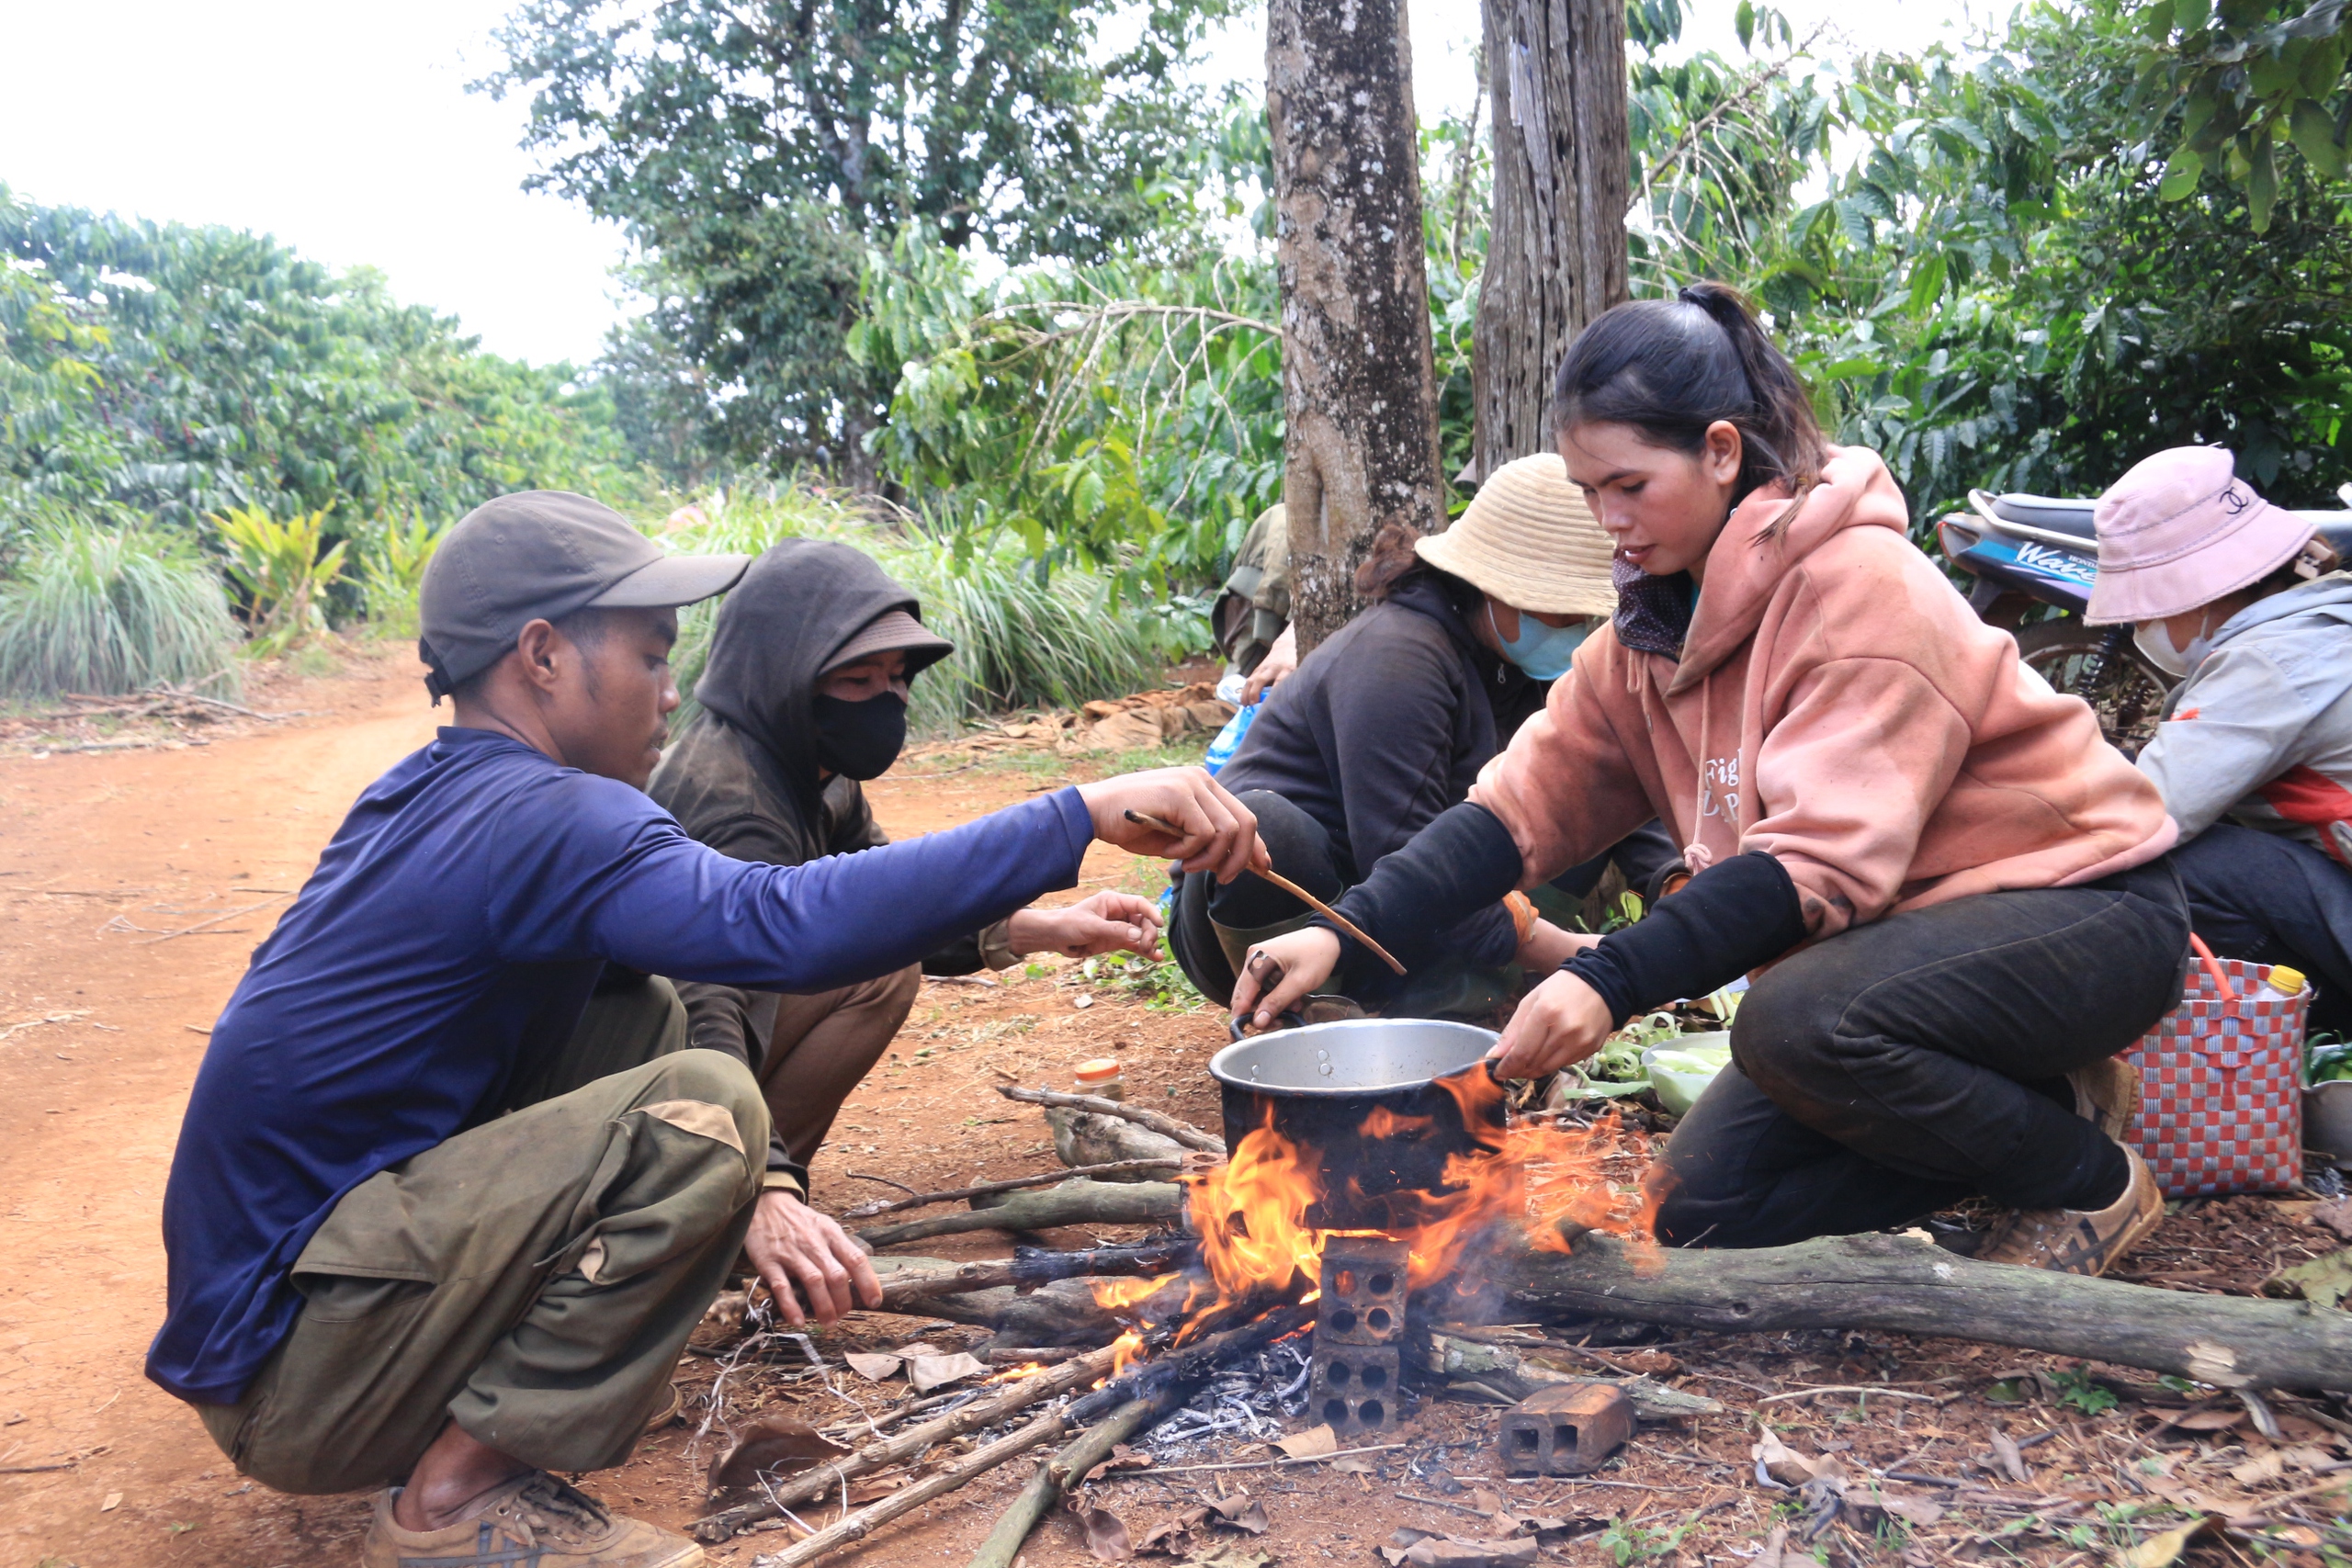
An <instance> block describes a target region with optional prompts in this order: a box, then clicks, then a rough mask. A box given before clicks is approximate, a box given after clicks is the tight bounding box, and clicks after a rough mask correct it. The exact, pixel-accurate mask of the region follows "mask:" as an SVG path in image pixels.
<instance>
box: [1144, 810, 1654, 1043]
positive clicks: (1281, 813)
mask: <svg viewBox="0 0 2352 1568" xmlns="http://www.w3.org/2000/svg"><path fill="white" fill-rule="evenodd" d="M1236 798H1238V800H1239V801H1240V802H1241V803H1242V804H1243V805H1244V806H1247V807H1249V808H1250V810H1251V811H1252V812H1254V813H1255V814H1256V815H1257V818H1258V836H1259V837H1260V838H1261V839H1263V840H1265V842H1266V852H1267V853H1268V854H1269V855H1270V856H1272V859H1273V863H1274V869H1275V870H1276V871H1278V872H1280V873H1281V874H1283V875H1284V876H1286V877H1288V878H1290V879H1291V880H1292V881H1293V882H1295V883H1297V884H1298V885H1299V886H1301V887H1304V888H1306V890H1307V891H1308V892H1309V893H1312V894H1314V895H1315V896H1316V897H1317V898H1320V899H1322V900H1323V901H1324V902H1325V903H1327V904H1329V903H1331V902H1332V901H1334V900H1335V899H1337V898H1338V897H1340V894H1342V893H1344V892H1346V891H1347V890H1348V889H1349V888H1351V887H1352V886H1355V885H1356V884H1357V883H1358V882H1359V881H1361V880H1363V878H1362V877H1361V876H1360V875H1359V874H1358V873H1357V868H1356V864H1355V862H1354V860H1353V858H1352V857H1351V856H1349V855H1346V854H1344V853H1342V852H1340V850H1339V849H1338V848H1337V847H1336V846H1335V845H1333V843H1332V842H1331V834H1330V831H1329V829H1326V828H1325V827H1324V826H1323V824H1322V823H1320V822H1317V820H1316V819H1315V818H1312V817H1310V816H1308V815H1307V814H1306V812H1305V811H1302V810H1301V809H1299V808H1298V807H1296V806H1294V805H1292V804H1291V802H1290V801H1289V800H1288V799H1286V798H1284V797H1283V796H1282V795H1276V794H1275V793H1274V792H1273V791H1272V790H1265V789H1245V790H1243V791H1242V792H1241V793H1240V794H1239V795H1238V796H1237V797H1236ZM1678 855H1679V851H1678V850H1677V849H1676V848H1675V846H1674V840H1672V839H1669V838H1668V837H1667V834H1666V830H1665V829H1662V828H1660V827H1659V826H1658V825H1657V823H1655V822H1651V823H1648V824H1646V825H1645V826H1643V827H1640V828H1636V829H1634V831H1633V832H1631V833H1628V834H1627V835H1626V836H1625V837H1624V838H1623V840H1620V841H1619V842H1618V843H1617V844H1616V845H1614V846H1613V847H1612V848H1611V849H1610V850H1609V851H1608V852H1607V853H1605V854H1600V855H1596V856H1594V857H1593V858H1592V859H1591V860H1589V861H1587V862H1585V863H1583V864H1582V865H1579V866H1575V867H1572V868H1570V869H1569V870H1567V871H1565V872H1563V873H1561V874H1560V875H1559V876H1557V877H1555V879H1554V880H1553V886H1555V887H1558V888H1560V889H1561V890H1562V891H1563V892H1565V893H1566V894H1567V895H1568V896H1569V897H1573V898H1582V897H1584V896H1585V895H1586V894H1588V893H1589V892H1591V891H1592V888H1593V886H1594V885H1595V884H1596V883H1598V882H1599V881H1600V875H1601V873H1602V872H1604V871H1606V870H1607V869H1608V868H1609V865H1610V863H1611V862H1612V861H1613V862H1615V863H1616V865H1617V869H1618V870H1619V871H1620V872H1622V873H1623V874H1624V877H1625V880H1626V881H1627V882H1628V883H1630V884H1631V885H1632V886H1634V888H1635V889H1636V890H1640V889H1644V888H1646V887H1647V886H1649V885H1650V884H1651V883H1652V882H1653V881H1655V880H1656V878H1657V874H1658V872H1660V871H1661V870H1663V869H1664V868H1666V867H1667V866H1668V865H1671V864H1674V863H1676V860H1677V857H1678ZM1307 912H1308V911H1307V908H1306V905H1304V904H1302V903H1300V902H1299V901H1298V900H1297V899H1295V898H1294V897H1291V896H1290V895H1289V894H1287V893H1285V892H1283V890H1282V889H1281V888H1279V887H1277V886H1274V885H1273V884H1272V883H1271V882H1268V881H1266V880H1264V879H1263V878H1261V877H1256V876H1237V877H1235V878H1234V879H1233V880H1232V881H1231V882H1228V883H1227V884H1225V885H1224V886H1218V885H1217V881H1216V878H1215V877H1213V876H1210V875H1209V874H1206V873H1204V872H1193V873H1190V874H1183V875H1181V876H1180V877H1179V878H1178V885H1177V889H1176V901H1175V907H1174V908H1173V909H1172V910H1171V911H1170V919H1169V923H1168V945H1169V948H1170V951H1171V952H1172V953H1174V954H1175V957H1176V962H1177V964H1178V965H1179V966H1180V967H1182V969H1183V971H1184V974H1185V976H1187V977H1188V978H1190V979H1191V980H1192V982H1193V986H1194V987H1196V988H1198V989H1199V991H1200V993H1201V995H1203V996H1204V997H1207V998H1209V999H1211V1000H1212V1001H1218V1002H1222V1001H1225V1000H1227V999H1228V998H1231V996H1232V995H1233V981H1234V974H1233V965H1232V964H1229V963H1228V962H1227V960H1226V955H1225V950H1224V948H1223V947H1222V946H1220V945H1219V944H1218V942H1217V940H1216V931H1215V930H1213V929H1212V923H1214V925H1219V926H1223V927H1225V928H1226V929H1227V930H1228V931H1257V930H1261V929H1262V928H1264V927H1266V926H1272V925H1278V924H1280V923H1282V922H1283V921H1284V920H1288V919H1295V918H1297V917H1299V916H1302V915H1305V914H1306V913H1307Z"/></svg>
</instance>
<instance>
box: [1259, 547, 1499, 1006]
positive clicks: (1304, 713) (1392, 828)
mask: <svg viewBox="0 0 2352 1568" xmlns="http://www.w3.org/2000/svg"><path fill="white" fill-rule="evenodd" d="M1476 600H1477V591H1476V590H1475V589H1472V588H1470V587H1469V586H1468V585H1467V584H1466V583H1461V582H1459V581H1456V580H1454V579H1452V578H1447V577H1443V576H1441V575H1440V574H1437V573H1434V572H1429V571H1418V572H1415V573H1414V574H1412V575H1411V576H1409V577H1408V578H1406V579H1405V580H1404V581H1401V582H1400V583H1398V584H1397V587H1396V589H1395V590H1394V591H1393V592H1391V593H1390V594H1389V596H1388V597H1387V598H1386V599H1385V600H1384V601H1382V602H1381V603H1379V604H1374V605H1373V606H1372V607H1371V608H1370V609H1367V610H1365V611H1364V612H1363V614H1362V615H1358V616H1356V618H1355V619H1353V620H1351V621H1350V622H1349V623H1348V624H1347V625H1346V626H1342V627H1340V630H1339V631H1338V632H1336V633H1335V634H1333V635H1332V637H1330V639H1329V641H1327V642H1325V643H1323V644H1322V645H1321V646H1320V647H1318V648H1317V649H1316V650H1315V651H1314V652H1313V653H1311V654H1309V655H1308V656H1307V657H1306V660H1303V661H1302V662H1301V663H1300V665H1299V667H1298V672H1297V673H1296V674H1295V675H1293V676H1291V677H1290V678H1289V679H1288V680H1286V681H1284V682H1282V683H1281V684H1280V685H1278V686H1276V687H1275V688H1274V689H1273V690H1272V692H1271V693H1269V694H1267V697H1266V705H1265V707H1264V708H1263V709H1262V710H1261V711H1260V713H1259V715H1258V716H1257V718H1256V719H1255V720H1254V721H1253V722H1252V723H1251V724H1250V733H1249V735H1248V736H1247V737H1246V738H1244V739H1243V740H1242V742H1241V749H1240V750H1238V751H1237V752H1236V753H1235V754H1234V758H1233V761H1230V762H1228V763H1227V764H1226V767H1225V771H1224V772H1223V773H1220V774H1219V775H1218V777H1217V782H1218V783H1220V784H1224V785H1225V786H1226V787H1227V789H1230V790H1234V791H1236V792H1238V791H1241V790H1245V789H1265V790H1272V791H1273V792H1274V793H1275V794H1276V795H1281V796H1283V798H1284V799H1285V800H1288V801H1289V802H1291V803H1292V804H1293V805H1295V806H1296V807H1298V808H1299V809H1300V810H1302V811H1305V812H1306V814H1307V815H1308V816H1310V817H1312V818H1315V819H1316V821H1317V822H1319V823H1320V824H1322V826H1323V829H1324V830H1325V831H1327V832H1329V834H1330V835H1331V845H1332V848H1333V850H1334V851H1335V852H1338V853H1339V854H1340V855H1341V856H1342V857H1343V858H1344V860H1346V861H1349V862H1352V863H1353V866H1354V878H1361V877H1363V876H1366V875H1369V874H1371V871H1372V868H1373V865H1374V863H1375V862H1377V861H1378V860H1379V859H1380V857H1381V856H1383V855H1385V854H1387V853H1388V852H1391V851H1393V850H1397V849H1399V848H1402V847H1403V845H1404V844H1405V843H1406V841H1407V840H1409V839H1411V838H1412V837H1413V835H1414V834H1416V833H1418V832H1419V831H1420V830H1421V829H1423V828H1425V827H1427V826H1428V825H1429V824H1430V822H1431V821H1432V820H1433V819H1435V818H1436V817H1437V815H1438V813H1440V812H1442V811H1443V810H1444V809H1445V808H1446V807H1450V806H1453V805H1455V804H1456V803H1458V802H1460V801H1461V800H1462V799H1464V797H1465V796H1467V795H1469V793H1470V785H1471V784H1473V783H1474V782H1475V781H1476V779H1477V777H1478V770H1479V769H1480V768H1482V767H1484V766H1486V764H1487V759H1489V758H1491V757H1492V756H1494V754H1495V753H1496V752H1497V751H1498V750H1501V749H1502V744H1503V742H1504V741H1506V740H1508V739H1510V735H1511V732H1512V731H1513V730H1515V729H1517V728H1519V726H1520V724H1521V722H1522V721H1523V720H1525V719H1526V718H1527V716H1529V715H1531V714H1532V713H1533V712H1534V711H1535V710H1536V709H1537V708H1539V707H1541V706H1543V705H1544V692H1545V690H1546V688H1545V686H1544V684H1543V683H1542V682H1536V681H1532V680H1530V679H1529V678H1528V676H1527V674H1526V673H1525V671H1521V669H1520V668H1519V667H1518V666H1517V665H1515V664H1511V663H1510V662H1508V661H1507V660H1502V659H1500V658H1498V657H1497V656H1496V655H1495V654H1494V653H1492V652H1490V651H1489V650H1488V649H1486V648H1485V647H1484V646H1482V645H1481V644H1479V643H1478V642H1477V641H1476V639H1475V638H1473V637H1471V635H1470V628H1469V626H1468V624H1467V623H1466V621H1465V620H1464V613H1465V610H1466V609H1468V608H1469V607H1470V605H1471V604H1475V603H1476ZM1354 878H1351V880H1353V879H1354ZM1446 946H1447V948H1448V950H1449V951H1451V952H1454V953H1461V954H1462V955H1463V956H1464V957H1466V958H1469V959H1470V960H1471V961H1472V962H1474V963H1478V964H1506V963H1509V962H1510V955H1511V953H1513V952H1514V951H1515V950H1516V949H1517V947H1518V941H1517V937H1516V934H1515V933H1514V932H1513V931H1512V929H1511V921H1510V913H1509V911H1507V910H1506V909H1504V908H1503V907H1502V906H1501V905H1499V904H1498V905H1496V906H1495V907H1494V908H1491V909H1487V910H1483V911H1481V912H1480V913H1479V914H1477V915H1476V916H1474V917H1473V918H1472V919H1469V920H1466V921H1464V923H1463V925H1462V926H1461V927H1460V928H1459V929H1458V930H1457V931H1454V932H1453V933H1451V934H1450V936H1449V939H1448V941H1447V943H1446Z"/></svg>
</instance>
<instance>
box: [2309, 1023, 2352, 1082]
mask: <svg viewBox="0 0 2352 1568" xmlns="http://www.w3.org/2000/svg"><path fill="white" fill-rule="evenodd" d="M2346 1079H2352V1041H2347V1040H2338V1039H2336V1038H2335V1036H2334V1035H2333V1034H2319V1035H2314V1036H2312V1038H2311V1039H2310V1040H2308V1041H2306V1042H2304V1043H2303V1081H2304V1082H2306V1083H2336V1082H2340V1081H2343V1080H2346Z"/></svg>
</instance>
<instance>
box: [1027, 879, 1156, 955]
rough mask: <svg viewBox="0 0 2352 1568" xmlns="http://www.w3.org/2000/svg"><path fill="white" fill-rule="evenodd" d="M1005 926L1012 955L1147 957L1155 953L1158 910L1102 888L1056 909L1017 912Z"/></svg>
mask: <svg viewBox="0 0 2352 1568" xmlns="http://www.w3.org/2000/svg"><path fill="white" fill-rule="evenodd" d="M1008 923H1009V924H1010V926H1011V927H1012V929H1011V930H1010V931H1007V932H1006V933H1005V934H1006V937H1007V939H1008V945H1010V946H1011V947H1012V951H1013V953H1015V954H1026V953H1047V952H1051V953H1061V954H1063V955H1064V956H1066V957H1069V958H1091V957H1093V956H1094V955H1095V954H1096V953H1117V952H1119V951H1121V950H1122V949H1124V950H1125V951H1126V952H1128V953H1141V954H1143V955H1144V956H1145V957H1146V958H1149V957H1151V956H1152V955H1153V954H1155V953H1158V952H1159V906H1158V905H1156V904H1154V903H1153V902H1152V901H1151V900H1150V899H1148V898H1138V897H1136V896H1135V895H1134V894H1132V893H1113V892H1110V891H1108V890H1107V889H1106V890H1105V891H1103V892H1101V893H1094V894H1090V895H1088V896H1087V897H1083V898H1080V900H1079V901H1078V902H1077V903H1075V904H1065V905H1063V906H1062V907H1061V908H1057V909H1022V910H1018V911H1016V912H1015V913H1014V915H1013V917H1012V920H1011V921H1010V922H1008Z"/></svg>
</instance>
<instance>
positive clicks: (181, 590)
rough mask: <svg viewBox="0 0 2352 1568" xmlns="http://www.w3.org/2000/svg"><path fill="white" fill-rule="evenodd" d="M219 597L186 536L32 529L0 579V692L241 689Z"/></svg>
mask: <svg viewBox="0 0 2352 1568" xmlns="http://www.w3.org/2000/svg"><path fill="white" fill-rule="evenodd" d="M240 640H241V639H240V638H239V637H238V635H237V624H236V622H235V620H234V619H233V618H232V616H231V615H230V614H229V598H228V594H227V593H226V592H224V591H223V590H222V588H221V585H220V578H219V577H218V576H216V575H215V574H214V573H213V570H212V569H211V567H210V566H209V565H208V564H207V563H206V562H205V560H204V558H202V557H201V556H199V555H198V554H197V553H196V551H195V550H194V549H192V548H191V547H189V546H188V545H187V543H186V542H184V541H182V540H180V539H178V538H175V537H174V536H169V535H164V534H161V533H157V532H154V531H152V530H149V529H145V528H136V527H132V528H106V527H99V526H96V525H92V524H89V523H86V522H81V521H74V520H66V521H62V522H51V523H47V524H44V525H39V526H37V527H36V528H35V529H34V530H33V531H32V533H31V535H30V536H29V537H28V540H27V542H26V544H25V545H24V546H23V547H22V548H21V549H20V550H19V551H18V553H17V558H16V560H15V562H14V567H13V570H11V572H10V573H9V575H8V576H7V577H6V579H0V694H6V695H7V696H10V697H54V696H56V695H58V694H61V693H64V692H93V693H104V694H114V693H126V692H137V691H141V690H143V689H145V688H146V687H148V686H151V685H153V684H154V683H156V682H170V683H172V684H173V685H175V686H187V685H190V684H199V685H204V686H205V687H206V689H207V690H208V691H209V692H211V693H213V694H219V695H227V696H234V695H236V694H237V692H238V690H239V681H238V676H237V662H236V658H235V654H236V649H237V646H238V643H239V641H240Z"/></svg>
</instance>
